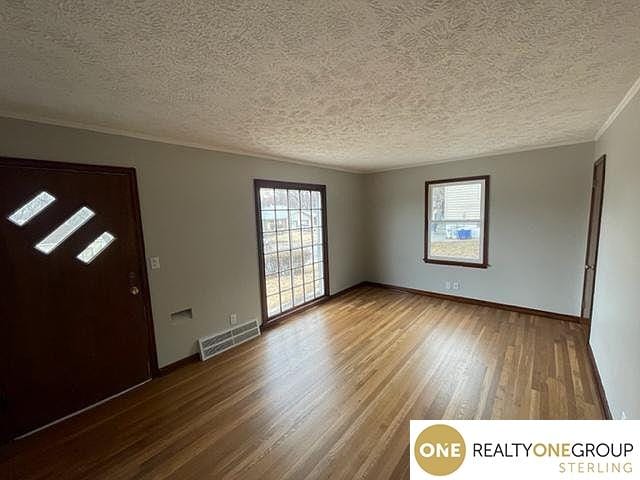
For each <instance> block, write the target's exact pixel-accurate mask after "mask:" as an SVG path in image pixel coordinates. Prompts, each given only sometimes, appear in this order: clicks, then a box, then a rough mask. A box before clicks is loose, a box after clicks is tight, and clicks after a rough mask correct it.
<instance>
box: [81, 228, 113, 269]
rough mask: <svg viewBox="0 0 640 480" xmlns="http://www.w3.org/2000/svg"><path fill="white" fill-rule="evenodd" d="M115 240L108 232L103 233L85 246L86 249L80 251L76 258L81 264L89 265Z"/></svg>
mask: <svg viewBox="0 0 640 480" xmlns="http://www.w3.org/2000/svg"><path fill="white" fill-rule="evenodd" d="M115 239H116V237H114V236H113V235H111V234H110V233H109V232H103V233H102V234H101V235H100V236H99V237H98V238H96V239H95V240H94V241H93V242H91V243H90V244H89V245H87V248H85V249H84V250H82V251H81V252H80V253H79V254H78V256H77V257H76V258H77V259H78V260H80V261H81V262H83V263H86V264H89V263H91V262H93V260H94V259H95V258H96V257H97V256H98V255H100V254H101V253H102V252H103V251H104V249H105V248H107V247H108V246H109V245H111V242H113V241H114V240H115Z"/></svg>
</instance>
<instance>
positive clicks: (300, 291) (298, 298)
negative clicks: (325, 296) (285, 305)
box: [293, 285, 304, 306]
mask: <svg viewBox="0 0 640 480" xmlns="http://www.w3.org/2000/svg"><path fill="white" fill-rule="evenodd" d="M303 303H304V288H303V287H302V285H301V286H299V287H295V288H294V289H293V304H294V305H295V306H298V305H302V304H303Z"/></svg>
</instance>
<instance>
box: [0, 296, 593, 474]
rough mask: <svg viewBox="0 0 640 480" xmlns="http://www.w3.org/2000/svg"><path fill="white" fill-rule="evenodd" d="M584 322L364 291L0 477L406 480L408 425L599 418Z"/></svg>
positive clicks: (28, 446) (31, 450)
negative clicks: (423, 421) (414, 421)
mask: <svg viewBox="0 0 640 480" xmlns="http://www.w3.org/2000/svg"><path fill="white" fill-rule="evenodd" d="M585 342H586V340H585V336H584V332H583V330H582V327H581V326H580V325H578V324H575V323H568V322H562V321H559V320H553V319H547V318H541V317H534V316H530V315H523V314H518V313H513V312H508V311H504V310H496V309H491V308H487V307H478V306H474V305H468V304H462V303H457V302H452V301H448V300H441V299H435V298H430V297H425V296H420V295H416V294H411V293H406V292H400V291H395V290H386V289H380V288H375V287H362V288H358V289H356V290H353V291H351V292H350V293H348V294H346V295H344V296H341V297H338V298H335V299H333V300H330V301H329V302H326V303H324V304H322V305H319V306H317V307H314V308H312V309H310V310H307V311H306V312H303V313H301V314H299V315H297V316H295V317H292V318H291V319H290V320H288V321H286V322H284V323H283V324H281V325H280V326H277V327H275V328H272V329H268V330H267V331H266V332H265V333H264V335H263V336H262V337H261V338H259V339H257V340H254V341H251V342H249V343H247V344H244V345H242V346H240V347H238V348H237V349H234V350H231V351H228V352H226V353H224V354H222V355H221V356H219V357H216V358H214V359H212V360H210V361H208V362H206V363H195V364H191V365H188V366H185V367H183V368H181V369H179V370H176V371H174V372H172V373H171V374H169V375H167V376H165V377H162V378H158V379H155V380H153V381H151V382H149V383H147V384H145V385H143V386H142V387H140V388H138V389H136V390H134V391H132V392H129V393H128V394H126V395H124V396H122V397H119V398H117V399H114V400H112V401H110V402H108V403H106V404H104V405H101V406H99V407H97V408H95V409H93V410H91V411H88V412H85V413H84V414H81V415H79V416H76V417H74V418H71V419H69V420H67V421H65V422H63V423H61V424H58V425H56V426H54V427H52V428H49V429H47V430H44V431H42V432H40V433H37V434H35V435H33V436H31V437H28V438H26V439H23V440H20V441H17V442H14V443H12V444H10V445H8V446H4V447H2V448H1V449H0V473H3V475H5V474H6V477H3V478H11V479H13V478H16V479H17V478H20V479H35V478H70V479H71V478H72V479H76V478H78V479H79V478H83V479H84V478H90V479H102V478H104V479H112V480H113V479H121V478H143V479H151V478H180V479H203V478H211V479H223V478H224V479H226V478H228V479H236V478H237V479H263V480H264V479H267V480H269V479H304V478H313V479H315V478H334V479H336V478H345V479H347V478H348V479H352V478H375V479H387V478H389V479H398V478H408V438H409V420H410V419H421V418H425V419H439V418H444V419H487V418H504V419H515V418H559V419H571V418H585V419H587V418H588V419H593V418H601V406H600V404H599V400H598V397H597V393H596V387H595V384H594V377H593V372H592V371H591V368H590V364H589V362H588V359H587V353H586V344H585Z"/></svg>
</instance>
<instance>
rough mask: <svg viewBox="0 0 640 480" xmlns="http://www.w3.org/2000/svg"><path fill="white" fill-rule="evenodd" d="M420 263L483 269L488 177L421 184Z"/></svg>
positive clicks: (485, 260)
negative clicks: (422, 243)
mask: <svg viewBox="0 0 640 480" xmlns="http://www.w3.org/2000/svg"><path fill="white" fill-rule="evenodd" d="M425 195H426V219H425V246H424V247H425V252H424V261H425V262H427V263H439V264H443V265H459V266H466V267H480V268H486V267H487V265H488V263H487V262H488V259H487V252H488V248H487V247H488V245H487V241H488V238H487V237H488V235H487V230H488V229H487V225H488V223H487V222H488V219H489V200H488V198H489V176H482V177H468V178H458V179H451V180H435V181H429V182H426V183H425Z"/></svg>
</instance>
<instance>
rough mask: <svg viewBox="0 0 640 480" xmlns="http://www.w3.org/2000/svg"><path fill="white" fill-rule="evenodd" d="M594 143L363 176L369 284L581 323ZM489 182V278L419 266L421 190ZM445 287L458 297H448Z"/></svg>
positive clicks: (458, 269) (476, 273)
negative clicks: (486, 178) (430, 185)
mask: <svg viewBox="0 0 640 480" xmlns="http://www.w3.org/2000/svg"><path fill="white" fill-rule="evenodd" d="M593 149H594V144H593V143H583V144H579V145H572V146H566V147H556V148H549V149H541V150H532V151H528V152H522V153H514V154H506V155H499V156H493V157H486V158H477V159H473V160H466V161H456V162H449V163H442V164H435V165H429V166H425V167H418V168H409V169H404V170H395V171H390V172H383V173H376V174H371V175H367V179H366V189H367V199H368V201H367V205H368V210H367V211H368V226H369V234H368V237H369V240H370V242H371V243H370V252H369V257H371V258H373V259H375V262H373V263H372V264H371V266H370V269H369V272H368V277H369V278H370V279H371V280H374V281H377V282H382V283H389V284H394V285H400V286H404V287H411V288H418V289H423V290H429V291H434V292H442V293H451V294H457V295H462V296H466V297H472V298H478V299H482V300H489V301H495V302H500V303H506V304H511V305H518V306H523V307H530V308H536V309H541V310H548V311H553V312H558V313H566V314H572V315H578V314H579V311H580V302H581V295H582V293H581V289H582V277H583V263H584V255H585V245H586V230H587V220H588V209H589V195H590V188H591V165H592V161H593ZM470 175H491V193H490V202H491V203H490V224H489V263H490V265H491V266H490V267H489V268H488V269H486V270H484V269H478V268H464V267H452V266H443V265H433V264H425V263H424V262H423V261H422V257H423V252H424V247H423V242H424V182H425V181H426V180H429V179H444V178H455V177H465V176H470ZM447 280H451V281H459V282H460V283H461V288H460V290H459V291H446V290H445V282H446V281H447Z"/></svg>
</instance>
